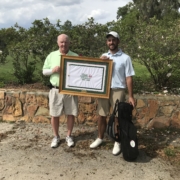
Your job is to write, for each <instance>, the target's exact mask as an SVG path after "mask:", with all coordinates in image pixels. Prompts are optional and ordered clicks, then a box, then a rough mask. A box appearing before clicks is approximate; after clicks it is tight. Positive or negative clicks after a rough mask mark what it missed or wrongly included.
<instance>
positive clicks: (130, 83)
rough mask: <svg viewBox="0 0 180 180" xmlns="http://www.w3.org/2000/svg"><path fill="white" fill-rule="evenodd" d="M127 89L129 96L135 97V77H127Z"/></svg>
mask: <svg viewBox="0 0 180 180" xmlns="http://www.w3.org/2000/svg"><path fill="white" fill-rule="evenodd" d="M126 83H127V89H128V94H129V97H133V78H132V76H129V77H126Z"/></svg>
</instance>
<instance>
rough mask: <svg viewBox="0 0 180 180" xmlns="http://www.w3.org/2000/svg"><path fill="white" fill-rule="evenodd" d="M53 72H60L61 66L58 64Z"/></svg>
mask: <svg viewBox="0 0 180 180" xmlns="http://www.w3.org/2000/svg"><path fill="white" fill-rule="evenodd" d="M52 72H53V73H59V72H60V67H59V66H56V67H54V68H53V69H52Z"/></svg>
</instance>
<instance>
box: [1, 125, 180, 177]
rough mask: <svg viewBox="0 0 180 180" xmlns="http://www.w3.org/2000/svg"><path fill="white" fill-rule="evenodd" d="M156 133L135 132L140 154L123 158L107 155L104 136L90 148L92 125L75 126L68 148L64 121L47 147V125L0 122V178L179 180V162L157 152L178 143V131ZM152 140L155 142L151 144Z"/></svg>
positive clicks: (110, 144) (109, 144)
mask: <svg viewBox="0 0 180 180" xmlns="http://www.w3.org/2000/svg"><path fill="white" fill-rule="evenodd" d="M148 133H149V134H148ZM157 133H158V132H156V133H155V132H153V134H151V132H150V131H147V132H146V135H145V134H144V132H138V134H139V157H138V158H137V160H136V161H134V162H126V161H125V160H123V158H122V154H120V155H118V156H113V155H112V153H111V151H112V147H113V142H112V141H111V140H110V139H109V138H108V137H107V136H106V137H105V139H104V143H103V144H102V146H101V147H99V148H97V149H96V150H92V149H90V148H89V145H90V143H91V142H92V141H93V140H94V139H95V138H96V136H97V127H89V126H85V125H75V127H74V130H73V136H74V140H75V146H74V147H73V148H69V147H68V146H67V145H66V143H65V136H66V126H65V125H62V126H60V136H61V143H60V146H59V147H58V148H55V149H52V148H51V147H50V143H51V140H52V138H53V133H52V129H51V125H50V124H33V123H25V122H17V123H5V122H1V123H0V180H24V179H26V180H33V179H34V180H40V179H43V180H55V179H60V180H92V179H94V180H111V179H112V180H119V179H121V180H132V179H133V180H139V179H142V180H179V179H180V166H178V163H172V162H174V161H169V160H168V159H166V158H162V157H163V155H162V157H161V156H160V155H158V152H160V151H161V150H162V147H164V146H163V144H166V145H167V143H168V142H169V143H168V144H170V145H171V146H173V147H175V145H174V144H173V143H175V144H176V146H180V138H179V134H178V133H174V135H173V136H172V134H169V136H167V135H166V134H165V133H162V132H161V134H157ZM168 133H169V132H168ZM159 137H161V141H160V140H158V138H159ZM164 137H165V138H164ZM157 140H158V144H160V146H158V144H155V143H154V142H156V141H157ZM160 147H161V148H160ZM169 152H172V151H169ZM174 159H177V156H176V157H175V158H174Z"/></svg>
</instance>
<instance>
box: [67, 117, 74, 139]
mask: <svg viewBox="0 0 180 180" xmlns="http://www.w3.org/2000/svg"><path fill="white" fill-rule="evenodd" d="M74 119H75V118H74V116H73V115H68V116H67V130H68V131H67V136H71V133H72V130H73V127H74Z"/></svg>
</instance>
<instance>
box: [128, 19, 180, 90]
mask: <svg viewBox="0 0 180 180" xmlns="http://www.w3.org/2000/svg"><path fill="white" fill-rule="evenodd" d="M179 23H180V21H179V20H175V21H174V22H173V21H169V22H166V24H164V23H163V21H158V20H157V19H156V18H152V19H150V21H149V23H148V24H147V23H146V22H144V21H141V20H139V21H138V24H139V26H138V27H137V28H136V30H135V33H134V37H133V40H134V41H135V42H136V46H134V47H131V48H132V50H133V57H134V58H135V60H136V61H137V62H139V63H140V64H143V65H144V66H145V67H146V68H147V70H148V71H149V73H150V75H151V77H152V79H153V81H154V85H155V87H156V89H162V88H163V87H167V86H169V85H172V83H171V75H172V74H177V73H178V68H177V67H179V66H180V61H179V58H180V53H179V50H180V47H179V45H180V38H179V32H180V26H179Z"/></svg>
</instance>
